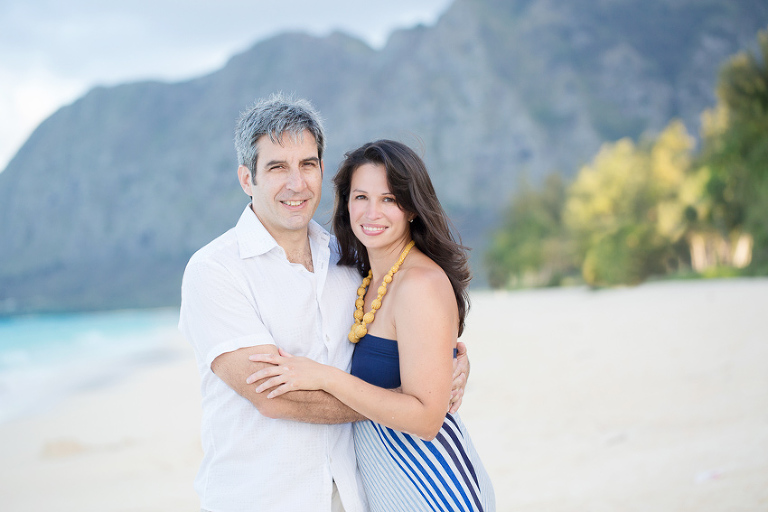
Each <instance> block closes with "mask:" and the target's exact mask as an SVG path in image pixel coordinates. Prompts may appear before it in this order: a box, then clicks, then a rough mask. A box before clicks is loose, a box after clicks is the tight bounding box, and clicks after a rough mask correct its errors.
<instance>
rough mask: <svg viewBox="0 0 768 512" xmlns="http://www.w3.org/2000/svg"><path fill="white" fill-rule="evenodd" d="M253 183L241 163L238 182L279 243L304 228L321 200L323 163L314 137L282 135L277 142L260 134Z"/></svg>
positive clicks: (304, 134) (261, 219) (308, 134)
mask: <svg viewBox="0 0 768 512" xmlns="http://www.w3.org/2000/svg"><path fill="white" fill-rule="evenodd" d="M256 143H257V144H258V155H259V156H258V159H257V162H256V169H255V171H254V172H255V173H256V184H255V185H254V184H253V181H252V180H251V177H250V175H249V173H248V169H247V168H246V167H244V166H240V168H239V169H238V174H239V176H240V185H241V186H242V187H243V190H245V192H246V194H249V195H250V196H251V197H252V202H251V207H252V208H253V211H254V213H256V216H257V217H258V218H259V220H260V221H261V223H262V224H263V225H264V227H265V228H267V231H269V233H270V234H271V235H272V236H273V237H274V238H275V240H276V241H277V242H278V243H281V240H282V239H285V237H286V236H292V235H294V234H296V232H297V231H306V229H307V225H308V224H309V221H310V220H311V219H312V215H314V213H315V210H317V207H318V205H319V203H320V194H321V192H322V183H323V164H322V162H321V161H320V159H319V158H318V155H317V142H316V141H315V137H314V136H313V135H312V134H311V133H310V132H309V131H306V130H305V131H304V132H303V134H302V135H301V136H300V137H293V136H291V135H290V134H284V136H283V137H282V140H281V141H280V143H275V142H272V140H271V139H270V138H269V136H267V135H264V136H262V137H261V138H260V139H259V140H258V141H257V142H256Z"/></svg>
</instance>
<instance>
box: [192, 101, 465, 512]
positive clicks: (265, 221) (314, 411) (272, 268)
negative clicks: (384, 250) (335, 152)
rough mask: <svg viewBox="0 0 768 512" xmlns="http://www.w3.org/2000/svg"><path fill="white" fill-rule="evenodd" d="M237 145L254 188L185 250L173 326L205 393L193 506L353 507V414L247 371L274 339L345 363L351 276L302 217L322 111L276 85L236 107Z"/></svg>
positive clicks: (321, 143) (313, 186)
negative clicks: (271, 388) (267, 386)
mask: <svg viewBox="0 0 768 512" xmlns="http://www.w3.org/2000/svg"><path fill="white" fill-rule="evenodd" d="M235 146H236V149H237V154H238V163H239V167H238V171H237V172H238V178H239V181H240V185H241V187H242V188H243V190H244V191H245V193H246V194H248V195H249V196H250V197H251V201H250V203H249V205H248V207H246V209H245V211H244V212H243V214H242V215H241V216H240V220H239V221H238V223H237V225H236V226H235V227H234V228H233V229H231V230H229V231H227V232H226V233H225V234H223V235H222V236H220V237H219V238H217V239H216V240H214V241H213V242H211V243H210V244H208V245H207V246H205V247H203V248H202V249H201V250H199V251H198V252H197V253H195V255H194V256H193V257H192V258H191V260H190V262H189V264H188V265H187V268H186V271H185V273H184V280H183V284H182V305H181V317H180V321H179V328H180V329H181V331H182V332H183V333H184V335H185V336H186V337H187V339H188V340H189V341H190V342H191V344H192V346H193V347H194V350H195V355H196V358H197V363H198V370H199V371H200V375H201V391H202V395H203V400H202V405H203V419H202V443H203V450H204V452H205V455H204V457H203V462H202V465H201V467H200V471H199V472H198V475H197V478H196V480H195V488H196V490H197V492H198V494H199V495H200V499H201V507H202V508H203V510H209V511H214V512H227V511H245V510H254V511H272V510H274V511H278V510H279V511H293V510H296V511H304V510H313V511H315V510H318V511H337V510H345V511H346V512H353V511H364V510H365V508H366V503H365V495H364V492H363V489H362V485H361V483H360V479H359V476H358V474H357V471H356V463H355V454H354V444H353V440H352V432H351V424H350V422H352V421H357V420H360V419H363V418H362V417H361V416H360V415H359V414H357V413H356V412H355V411H353V410H351V409H349V408H348V407H346V406H345V405H343V404H342V403H341V402H339V401H338V400H336V399H335V398H334V397H332V396H330V395H328V394H326V393H324V392H322V391H296V392H292V393H287V394H286V395H283V396H281V397H279V398H276V399H268V398H266V395H267V394H266V393H263V394H259V393H256V392H255V388H256V384H253V385H247V384H246V379H247V377H248V376H249V375H251V374H252V373H253V372H254V371H256V370H257V369H259V368H261V367H262V366H263V364H260V363H254V362H251V361H249V360H248V356H249V355H251V354H254V353H259V352H261V353H277V350H278V348H281V349H283V350H285V351H287V352H289V353H291V354H294V355H301V356H305V357H310V358H312V359H315V360H316V361H319V362H321V363H325V364H329V365H333V366H336V367H337V368H340V369H343V370H348V369H349V363H350V360H351V356H352V350H353V345H352V344H351V343H348V342H347V341H346V337H347V332H348V331H349V326H350V325H351V323H352V310H353V303H354V297H355V291H356V289H357V287H358V286H359V284H360V276H359V275H358V274H357V273H356V272H355V271H354V270H353V269H351V268H347V267H340V266H338V265H336V262H337V261H338V255H337V254H336V247H335V243H332V237H331V236H330V234H329V233H328V232H327V231H325V230H324V229H323V228H322V227H320V226H319V225H318V224H317V223H316V222H315V221H313V220H312V216H313V215H314V213H315V210H316V209H317V206H318V204H319V201H320V194H321V187H322V178H323V162H322V157H323V149H324V147H325V136H324V133H323V128H322V125H321V122H320V120H319V116H318V114H317V112H316V111H315V110H314V109H313V107H312V106H311V105H310V104H309V103H308V102H306V101H304V100H296V101H294V100H292V99H288V98H284V97H282V96H280V95H277V96H273V97H271V98H269V99H268V100H262V101H260V102H258V103H257V104H256V105H255V106H254V107H252V108H251V109H250V110H248V111H247V112H245V113H244V114H243V115H242V116H241V117H240V120H239V122H238V125H237V130H236V136H235ZM467 370H468V369H467V368H466V366H465V367H464V371H465V372H466V371H467ZM457 375H458V378H457V381H458V382H460V383H461V384H463V382H464V379H465V376H464V374H461V370H460V371H459V372H457ZM462 391H463V388H462V390H461V391H459V394H458V396H457V398H458V399H459V400H458V401H457V404H456V405H454V407H456V406H457V405H458V402H460V396H461V392H462ZM289 420H293V421H289Z"/></svg>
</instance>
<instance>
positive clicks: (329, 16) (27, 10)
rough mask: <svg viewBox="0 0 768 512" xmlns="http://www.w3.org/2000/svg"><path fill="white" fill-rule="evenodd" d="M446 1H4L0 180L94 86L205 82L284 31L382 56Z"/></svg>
mask: <svg viewBox="0 0 768 512" xmlns="http://www.w3.org/2000/svg"><path fill="white" fill-rule="evenodd" d="M451 2H452V0H357V1H355V0H325V1H322V2H320V1H317V0H217V1H213V0H208V1H203V0H184V1H182V0H128V1H126V2H111V1H110V0H106V1H105V0H68V1H67V2H62V1H60V0H2V1H0V172H1V171H2V170H3V169H5V167H6V165H7V164H8V162H9V161H10V159H11V158H12V157H13V155H14V154H15V153H16V151H17V150H18V149H19V148H20V147H21V145H22V144H23V143H24V142H25V141H26V139H27V138H28V137H29V135H30V134H31V133H32V131H33V130H34V129H35V128H36V127H37V126H38V125H39V124H40V122H42V121H43V120H44V119H45V118H47V117H48V116H49V115H51V114H52V113H54V112H55V111H56V110H57V109H59V108H60V107H61V106H63V105H67V104H69V103H72V102H73V101H74V100H76V99H77V98H79V97H81V96H82V95H84V94H85V93H86V92H87V91H88V90H90V89H91V88H93V87H94V86H97V85H106V86H109V85H115V84H119V83H124V82H133V81H139V80H147V79H159V80H166V81H178V80H183V79H187V78H192V77H195V76H200V75H203V74H207V73H209V72H211V71H214V70H216V69H218V68H220V67H221V66H223V65H224V64H225V63H226V61H227V60H228V59H229V58H230V57H231V56H232V55H235V54H237V53H239V52H241V51H244V50H246V49H248V48H250V47H251V46H253V45H254V44H255V43H256V42H258V41H261V40H263V39H266V38H268V37H270V36H273V35H275V34H278V33H280V32H285V31H287V30H300V31H303V32H307V33H310V34H314V35H326V34H329V33H331V32H332V31H334V30H341V31H344V32H346V33H348V34H351V35H354V36H357V37H359V38H361V39H362V40H364V41H366V42H367V43H368V44H369V45H371V46H373V47H374V48H380V47H382V46H383V45H384V44H385V42H386V40H387V37H388V35H389V34H390V33H391V32H392V31H393V30H395V29H398V28H409V27H413V26H415V25H417V24H419V23H422V24H425V25H432V24H434V22H435V21H436V20H437V19H438V17H439V16H440V14H442V13H443V12H444V11H445V10H446V9H447V7H448V6H449V5H450V3H451Z"/></svg>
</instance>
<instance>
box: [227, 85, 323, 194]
mask: <svg viewBox="0 0 768 512" xmlns="http://www.w3.org/2000/svg"><path fill="white" fill-rule="evenodd" d="M304 130H307V131H309V133H311V134H312V135H313V136H314V137H315V142H317V156H318V158H320V160H322V159H323V150H325V133H324V131H323V123H322V121H321V119H320V114H319V113H318V112H317V110H315V107H313V106H312V104H311V103H310V102H309V101H307V100H304V99H294V98H293V97H291V96H284V95H283V94H282V93H276V94H272V95H271V96H270V97H269V98H266V99H261V100H258V101H257V102H256V103H255V104H254V105H253V106H252V107H250V108H249V109H248V110H246V111H245V112H243V113H242V114H240V119H238V121H237V127H236V128H235V149H236V150H237V163H238V165H244V166H246V167H248V169H249V170H250V171H251V179H252V180H253V182H254V184H255V183H256V159H257V158H258V156H259V153H258V148H257V146H256V143H257V141H258V140H259V139H260V138H261V137H263V136H264V135H268V136H269V138H270V140H271V141H272V142H274V143H275V144H280V143H282V138H283V136H284V135H286V134H287V135H288V136H290V137H294V138H295V139H298V138H300V137H301V136H302V134H303V132H304Z"/></svg>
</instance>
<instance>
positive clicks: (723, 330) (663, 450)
mask: <svg viewBox="0 0 768 512" xmlns="http://www.w3.org/2000/svg"><path fill="white" fill-rule="evenodd" d="M471 300H472V308H471V310H470V313H469V316H468V319H467V326H466V333H465V335H464V336H463V337H462V341H464V342H465V343H467V345H468V347H469V351H470V359H471V363H472V371H471V377H470V382H469V386H468V387H467V393H466V397H465V400H464V404H463V406H462V408H461V411H460V414H461V417H462V420H463V421H464V423H465V424H466V425H467V427H468V428H469V431H470V433H471V435H472V439H473V442H474V444H475V447H476V448H477V450H478V452H479V453H480V455H481V457H482V459H483V462H484V465H485V467H486V469H487V470H488V472H489V474H490V476H491V478H492V480H493V483H494V487H495V490H496V499H497V510H498V511H500V512H501V511H512V510H514V511H516V512H518V511H524V512H544V511H546V512H559V511H562V512H565V511H581V510H596V511H603V510H604V511H613V510H617V511H623V510H665V511H687V510H697V512H698V511H703V512H708V511H711V512H715V511H721V510H737V511H752V510H764V509H767V508H768V455H766V454H768V407H767V406H768V372H766V371H765V369H766V368H768V318H765V317H766V315H765V314H764V309H765V304H766V303H768V279H760V278H758V279H745V278H739V279H729V280H711V281H660V282H654V283H647V284H644V285H641V286H639V287H635V288H618V289H605V290H597V291H592V290H588V289H585V288H548V289H535V290H520V291H514V292H496V291H480V292H474V293H472V294H471ZM168 336H169V337H170V338H172V339H169V340H168V344H169V346H170V347H172V351H173V358H172V359H170V360H167V361H159V362H153V363H152V364H148V365H146V366H143V367H141V368H140V369H136V370H134V371H133V373H132V374H130V375H128V376H126V377H124V378H120V379H119V380H115V381H112V382H109V383H107V384H106V385H104V386H101V387H91V388H88V389H84V390H81V391H78V392H77V393H76V394H74V395H72V396H70V397H68V398H66V399H64V400H63V401H61V402H60V403H59V404H57V405H56V406H55V407H53V408H51V409H49V410H47V411H45V412H43V413H41V414H36V415H34V416H29V417H25V418H22V419H16V420H12V421H10V422H8V423H3V424H0V461H2V462H0V496H2V497H3V498H2V500H3V502H4V504H5V505H6V508H8V509H9V510H14V511H15V512H24V511H38V510H48V509H50V510H57V511H61V512H66V511H89V510H92V511H100V512H104V511H129V510H142V511H169V510H171V511H177V510H178V511H182V510H199V502H198V500H197V496H196V495H195V493H194V490H193V488H192V485H193V479H194V476H195V474H196V472H197V467H198V464H199V462H200V460H201V458H202V451H201V448H200V436H199V427H200V398H199V378H198V375H197V369H196V366H195V361H194V356H193V354H192V350H191V348H190V347H189V346H188V345H187V343H186V341H184V340H183V339H182V337H181V335H180V334H178V333H176V334H172V333H169V334H168Z"/></svg>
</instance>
